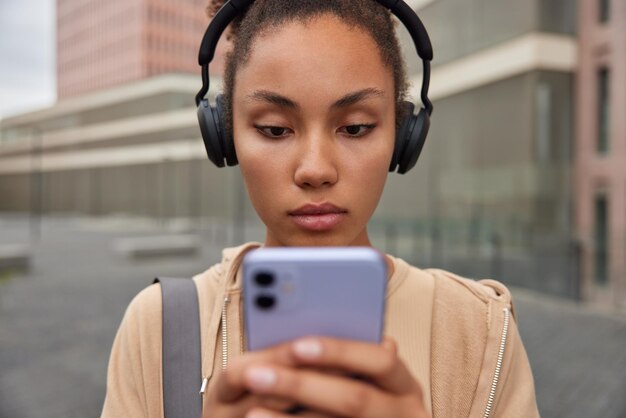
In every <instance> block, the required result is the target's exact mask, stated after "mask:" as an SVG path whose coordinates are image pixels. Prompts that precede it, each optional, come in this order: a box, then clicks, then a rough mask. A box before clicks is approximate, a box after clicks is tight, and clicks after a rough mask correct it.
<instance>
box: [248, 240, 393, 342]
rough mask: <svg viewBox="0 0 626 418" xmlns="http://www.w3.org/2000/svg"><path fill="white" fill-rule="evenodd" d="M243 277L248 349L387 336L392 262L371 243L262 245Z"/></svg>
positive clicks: (379, 338) (250, 255) (249, 259)
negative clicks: (312, 338) (325, 338)
mask: <svg viewBox="0 0 626 418" xmlns="http://www.w3.org/2000/svg"><path fill="white" fill-rule="evenodd" d="M243 277H244V279H243V280H244V281H243V293H244V305H243V307H244V323H245V341H246V343H245V344H246V347H247V349H248V350H260V349H264V348H267V347H270V346H273V345H276V344H279V343H282V342H286V341H291V340H294V339H297V338H300V337H305V336H328V337H336V338H342V339H352V340H360V341H366V342H380V341H381V339H382V335H383V325H384V313H385V291H386V288H387V266H386V264H385V260H384V258H383V256H382V254H380V253H378V252H377V251H375V250H373V249H371V248H367V247H311V248H309V247H286V248H283V247H281V248H262V249H258V250H254V251H251V252H249V253H248V254H247V255H246V256H245V258H244V261H243Z"/></svg>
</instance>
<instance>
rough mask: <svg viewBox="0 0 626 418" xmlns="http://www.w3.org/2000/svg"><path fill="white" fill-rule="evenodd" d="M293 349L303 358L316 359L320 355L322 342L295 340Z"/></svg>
mask: <svg viewBox="0 0 626 418" xmlns="http://www.w3.org/2000/svg"><path fill="white" fill-rule="evenodd" d="M293 350H294V351H295V353H296V354H297V355H298V357H302V358H305V359H316V358H319V357H320V356H321V355H322V344H321V343H320V342H319V341H318V340H314V339H308V340H299V341H296V342H295V343H294V345H293Z"/></svg>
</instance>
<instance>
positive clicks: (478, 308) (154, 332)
mask: <svg viewBox="0 0 626 418" xmlns="http://www.w3.org/2000/svg"><path fill="white" fill-rule="evenodd" d="M257 246H258V244H246V245H244V246H241V247H238V248H232V249H227V250H224V256H223V259H222V262H221V263H218V264H216V265H215V266H213V267H211V268H210V269H208V270H207V271H205V272H204V273H202V274H200V275H198V276H195V277H194V278H193V280H194V281H195V283H196V286H197V288H198V302H199V309H200V326H201V350H202V376H203V377H205V378H207V379H209V385H208V390H211V389H212V383H213V382H214V379H211V377H212V376H213V375H214V374H216V373H218V372H219V370H221V368H222V367H223V365H224V363H227V361H228V356H229V355H231V356H232V355H237V354H239V353H241V352H242V351H243V347H242V341H243V338H242V328H243V327H242V316H241V309H240V296H241V284H240V283H239V281H238V279H237V271H238V270H239V266H240V264H241V260H242V257H243V255H244V254H245V252H246V251H248V250H250V249H253V248H256V247H257ZM394 262H395V263H396V265H397V266H398V265H400V266H408V265H407V264H406V263H404V262H403V261H402V260H395V261H394ZM425 275H427V276H429V277H428V279H433V278H434V283H435V286H434V299H433V307H432V328H431V347H430V348H431V350H430V352H431V367H430V387H431V391H430V395H431V399H430V400H431V405H429V406H432V415H433V417H435V418H439V417H454V418H457V417H472V418H473V417H502V418H517V417H519V418H522V417H523V418H533V417H538V416H539V413H538V411H537V405H536V402H535V392H534V384H533V378H532V373H531V370H530V365H529V363H528V359H527V357H526V352H525V350H524V347H523V345H522V342H521V340H520V337H519V333H518V330H517V326H516V324H515V320H514V319H515V318H514V311H513V307H512V304H511V295H510V293H509V292H508V290H507V289H506V288H505V287H504V286H503V285H502V284H500V283H498V282H496V281H493V280H482V281H480V282H476V281H473V280H469V279H464V278H461V277H459V276H456V275H454V274H452V273H449V272H446V271H443V270H436V269H430V270H420V269H417V268H415V267H410V266H409V267H408V274H407V275H406V278H405V279H404V280H403V281H402V283H398V284H396V285H397V286H398V289H395V292H394V293H395V294H398V295H399V294H402V296H403V298H404V299H406V297H407V294H408V295H409V296H410V295H411V294H412V293H413V294H415V292H416V291H417V289H418V287H417V286H416V283H418V282H419V280H420V278H421V279H424V278H426V277H427V276H425ZM395 297H396V296H394V295H393V294H392V295H390V297H389V299H388V302H387V303H388V305H392V304H394V302H396V300H395V299H394V298H395ZM406 306H407V308H406V312H405V317H406V318H407V320H409V321H410V320H411V318H414V317H415V312H412V311H411V305H410V304H408V305H406ZM222 320H224V321H225V322H226V327H224V329H222ZM407 334H408V333H407ZM412 335H413V336H414V334H412ZM394 337H395V339H396V340H397V343H398V347H399V350H400V352H402V351H403V347H407V346H411V345H415V344H414V341H410V338H409V337H410V336H409V335H403V334H402V333H401V334H399V335H394ZM161 338H162V337H161V291H160V288H159V287H158V286H157V285H153V286H149V287H147V288H146V289H144V290H143V291H142V292H140V293H139V294H138V295H137V296H136V297H135V298H134V299H133V301H132V302H131V303H130V305H129V306H128V309H127V311H126V314H125V315H124V319H123V320H122V323H121V325H120V328H119V330H118V333H117V336H116V338H115V341H114V343H113V348H112V351H111V358H110V361H109V369H108V378H107V394H106V399H105V401H104V407H103V411H102V417H105V418H108V417H115V418H118V417H157V418H161V417H163V394H162V368H161V353H162V351H161ZM403 360H404V361H405V362H406V363H407V366H408V367H409V369H411V370H413V369H415V368H416V366H415V365H414V364H411V361H412V360H411V356H407V358H403ZM199 384H200V382H199ZM205 400H206V397H205ZM204 406H205V407H204V408H203V417H205V418H208V417H209V416H210V411H208V409H207V408H206V402H204Z"/></svg>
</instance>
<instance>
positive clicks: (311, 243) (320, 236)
mask: <svg viewBox="0 0 626 418" xmlns="http://www.w3.org/2000/svg"><path fill="white" fill-rule="evenodd" d="M274 238H275V239H274V240H271V242H268V240H266V243H267V245H268V246H272V247H349V246H370V244H369V243H368V242H361V240H358V238H359V236H358V235H357V236H349V237H348V236H346V235H345V234H340V233H328V232H320V233H308V234H294V235H291V236H288V237H276V236H274ZM276 238H277V239H276Z"/></svg>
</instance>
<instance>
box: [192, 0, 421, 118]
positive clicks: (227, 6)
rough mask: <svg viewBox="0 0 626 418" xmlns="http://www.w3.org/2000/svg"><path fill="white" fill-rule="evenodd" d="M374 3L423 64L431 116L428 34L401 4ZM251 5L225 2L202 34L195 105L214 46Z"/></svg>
mask: <svg viewBox="0 0 626 418" xmlns="http://www.w3.org/2000/svg"><path fill="white" fill-rule="evenodd" d="M376 2H377V3H379V4H381V5H382V6H384V7H386V8H387V9H389V10H390V11H391V13H392V14H393V15H394V16H396V17H397V18H398V19H399V20H400V22H402V24H403V25H404V27H406V29H407V30H408V31H409V34H410V36H411V39H412V40H413V43H414V44H415V50H416V51H417V55H418V56H419V57H420V58H421V59H422V61H423V62H424V72H423V77H422V78H423V80H422V91H421V99H422V103H423V104H424V107H425V109H426V111H427V112H428V114H429V115H430V114H431V113H432V109H433V106H432V104H431V102H430V100H429V99H428V87H429V85H430V61H432V59H433V47H432V44H431V42H430V37H429V36H428V32H427V31H426V28H425V27H424V24H423V23H422V21H421V20H420V18H419V17H418V16H417V14H416V13H415V12H414V11H413V9H411V7H410V6H409V5H408V4H406V3H405V2H404V1H403V0H376ZM252 3H254V0H229V1H227V2H226V3H224V5H223V6H222V7H220V9H219V10H218V11H217V13H216V14H215V16H214V17H213V19H212V20H211V23H210V24H209V26H208V27H207V29H206V31H205V32H204V36H203V37H202V43H201V44H200V52H199V53H198V64H199V65H201V66H202V89H201V90H200V91H199V92H198V94H197V95H196V105H200V102H201V101H202V99H204V96H205V95H206V93H207V92H208V91H209V86H210V79H209V64H210V63H211V61H213V58H214V57H215V49H216V48H217V42H218V41H219V39H220V37H221V36H222V33H224V31H225V30H226V28H227V27H228V25H229V24H230V23H231V22H232V21H233V20H234V19H235V18H236V17H237V16H238V15H239V14H241V13H243V12H244V11H245V10H246V9H247V8H248V7H249V6H250V5H251V4H252Z"/></svg>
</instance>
